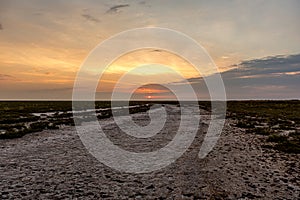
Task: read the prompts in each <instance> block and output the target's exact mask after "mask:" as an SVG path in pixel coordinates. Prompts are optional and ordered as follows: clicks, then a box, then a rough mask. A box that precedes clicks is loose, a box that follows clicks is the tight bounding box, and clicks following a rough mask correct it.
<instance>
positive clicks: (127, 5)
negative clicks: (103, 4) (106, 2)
mask: <svg viewBox="0 0 300 200" xmlns="http://www.w3.org/2000/svg"><path fill="white" fill-rule="evenodd" d="M125 7H129V4H120V5H115V6H112V7H110V8H109V9H108V10H107V11H106V13H117V12H119V11H120V8H125Z"/></svg>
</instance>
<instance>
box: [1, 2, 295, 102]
mask: <svg viewBox="0 0 300 200" xmlns="http://www.w3.org/2000/svg"><path fill="white" fill-rule="evenodd" d="M299 11H300V1H298V0H286V1H282V0H273V1H267V0H264V1H263V0H253V1H242V0H228V1H219V0H212V1H204V0H203V1H202V0H186V1H182V0H163V1H162V0H152V1H143V0H117V1H114V0H106V1H103V0H85V1H79V0H72V1H69V0H53V1H49V0H27V1H21V0H0V52H1V54H0V99H1V100H5V99H17V100H19V99H20V100H21V99H51V100H52V99H71V98H72V89H73V85H74V81H75V79H76V75H77V73H78V71H79V70H80V66H81V65H82V64H83V62H84V60H85V59H86V58H87V57H88V55H89V53H90V52H91V51H92V50H93V49H94V48H95V47H96V46H97V45H98V44H100V43H101V42H103V41H105V40H107V39H109V38H110V37H112V36H114V35H115V34H118V33H121V32H123V31H126V30H130V29H134V28H142V27H162V28H168V29H173V30H176V31H179V32H182V33H183V34H186V35H188V36H189V37H191V38H192V39H193V40H195V41H196V42H197V43H198V44H200V45H201V46H202V47H203V48H205V49H206V51H207V52H208V54H209V55H210V57H211V58H212V60H213V61H214V62H215V64H216V66H217V67H218V70H219V72H220V73H221V76H222V77H223V81H224V85H225V89H226V94H227V98H228V99H299V98H300V89H299V87H298V86H299V85H300V37H299V32H300V23H299V19H300V12H299ZM128 40H130V38H128ZM132 42H133V43H134V42H135V41H132ZM114 48H116V49H117V48H120V45H115V46H114ZM187 51H188V50H187ZM139 66H142V67H141V68H139V69H136V67H139ZM100 67H102V68H103V67H104V66H100ZM168 67H169V68H168ZM174 71H176V73H180V74H181V75H182V77H181V78H180V77H178V76H177V75H176V73H174ZM126 73H127V75H128V78H127V79H126V82H123V84H122V85H119V86H118V87H119V91H120V92H123V93H127V92H128V91H130V88H132V87H137V86H139V87H140V88H139V89H137V90H136V94H135V95H136V98H141V99H144V98H145V99H149V98H151V99H164V98H173V94H172V93H171V92H170V91H169V90H168V89H167V88H165V86H174V87H176V88H177V89H178V90H183V87H182V85H184V84H187V83H186V82H185V81H186V80H187V81H189V84H191V85H192V87H193V88H194V89H195V91H196V93H197V95H198V96H199V97H200V98H202V99H207V98H209V94H208V93H207V89H206V86H205V82H204V81H203V80H204V79H203V75H199V74H198V73H197V71H196V70H195V68H194V66H193V65H192V64H191V63H189V62H188V61H187V60H186V59H185V58H183V57H181V56H180V55H176V54H174V53H172V52H168V51H162V50H157V49H155V48H153V49H141V50H138V51H133V52H130V53H127V54H125V55H120V57H118V58H117V59H116V60H114V61H112V63H111V64H110V66H109V67H108V68H107V69H106V70H105V73H104V74H103V76H102V77H101V80H99V85H98V87H97V92H96V94H97V95H96V96H97V98H99V99H109V98H110V95H111V92H112V91H113V89H114V88H115V87H116V83H117V82H118V79H120V78H121V77H122V76H123V75H124V74H126ZM211 75H212V74H206V75H205V76H211ZM180 83H181V84H180ZM161 84H164V86H161Z"/></svg>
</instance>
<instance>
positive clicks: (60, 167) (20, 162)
mask: <svg viewBox="0 0 300 200" xmlns="http://www.w3.org/2000/svg"><path fill="white" fill-rule="evenodd" d="M168 109H169V117H168V120H167V123H166V125H165V127H164V129H163V130H162V131H161V132H160V133H159V134H157V135H156V136H155V137H153V138H148V139H134V138H132V137H129V136H126V134H124V133H121V131H120V130H119V128H118V127H117V126H116V125H115V124H114V123H113V121H112V119H104V120H101V122H100V123H101V125H102V127H103V129H104V131H105V133H106V134H107V136H108V137H109V138H110V139H111V140H112V141H113V142H114V143H115V144H117V145H119V146H120V147H122V148H124V149H126V150H131V151H136V152H146V151H153V150H155V149H158V148H161V147H163V146H164V145H166V144H167V143H168V142H169V141H171V140H172V138H173V137H174V134H176V130H177V128H178V125H179V120H180V114H179V108H178V107H176V106H168ZM205 114H206V113H205V112H203V115H202V123H201V126H200V129H199V131H198V134H197V136H196V138H195V140H194V142H193V143H192V145H191V146H190V148H189V149H188V151H186V152H185V153H184V154H183V156H182V157H180V158H179V159H178V160H177V161H176V162H174V163H173V164H171V165H169V166H168V167H166V168H163V169H161V170H158V171H155V172H151V173H147V174H128V173H122V172H118V171H115V170H113V169H111V168H109V167H107V166H105V165H103V164H101V163H100V162H98V161H97V160H96V159H95V158H94V157H93V156H91V155H90V154H89V153H88V151H87V150H86V149H85V147H84V146H83V144H82V143H81V141H80V139H79V137H78V136H77V134H76V131H75V129H74V127H73V128H72V127H65V128H64V129H62V130H52V131H43V132H39V133H34V134H28V135H25V136H24V137H22V138H18V139H11V140H0V195H1V199H18V198H24V199H299V198H300V164H299V160H300V155H299V154H286V153H281V152H277V151H275V150H272V149H263V148H261V138H260V137H261V136H259V135H254V134H246V133H245V131H244V130H243V129H239V128H236V127H234V126H232V124H233V123H234V121H232V120H227V121H226V125H225V127H224V130H223V132H222V135H221V137H220V138H219V140H218V143H217V145H216V146H215V148H214V150H213V151H212V152H211V153H210V154H209V155H208V156H207V157H206V158H204V159H199V158H198V153H199V150H200V146H201V143H202V140H203V137H204V135H205V132H206V129H207V126H206V125H205V124H207V123H208V122H209V116H208V115H205ZM133 118H134V120H135V121H136V123H139V124H141V125H144V124H147V123H148V120H149V118H148V115H147V114H145V113H138V114H134V116H133Z"/></svg>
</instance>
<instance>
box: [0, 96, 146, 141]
mask: <svg viewBox="0 0 300 200" xmlns="http://www.w3.org/2000/svg"><path fill="white" fill-rule="evenodd" d="M83 104H84V102H83ZM129 105H130V106H132V105H139V107H133V108H130V109H129V112H130V113H131V114H133V113H137V112H145V111H147V110H149V108H150V105H151V102H144V101H132V102H130V104H129ZM110 106H111V103H110V102H109V101H97V102H95V107H94V108H95V109H100V108H110ZM116 106H124V102H117V103H116ZM71 111H72V102H70V101H6V102H4V101H2V102H0V139H11V138H18V137H22V136H24V135H26V134H28V133H33V132H39V131H42V130H46V129H48V130H51V129H59V128H60V127H61V126H74V120H73V114H72V113H70V112H71ZM47 112H53V113H54V114H53V115H50V116H47V115H41V116H35V115H34V114H33V113H47ZM83 115H85V114H83ZM111 116H112V111H111V109H108V110H105V111H99V112H98V111H97V118H98V119H104V118H109V117H111ZM91 119H92V118H89V117H88V116H87V117H85V118H84V119H83V120H82V121H90V120H91Z"/></svg>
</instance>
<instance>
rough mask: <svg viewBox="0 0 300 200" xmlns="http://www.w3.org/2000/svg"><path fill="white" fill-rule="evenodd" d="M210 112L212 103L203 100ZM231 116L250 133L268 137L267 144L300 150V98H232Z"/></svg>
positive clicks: (229, 114) (229, 116)
mask: <svg viewBox="0 0 300 200" xmlns="http://www.w3.org/2000/svg"><path fill="white" fill-rule="evenodd" d="M199 106H200V108H203V109H206V110H208V111H210V109H211V102H207V101H206V102H200V103H199ZM226 117H227V118H231V119H234V120H236V121H237V123H236V124H235V125H236V126H237V127H239V128H244V129H246V133H249V134H259V135H263V136H264V141H263V147H265V148H273V149H276V150H279V151H282V152H287V153H300V101H299V100H287V101H284V100H283V101H268V100H265V101H228V102H227V114H226Z"/></svg>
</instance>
